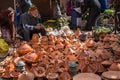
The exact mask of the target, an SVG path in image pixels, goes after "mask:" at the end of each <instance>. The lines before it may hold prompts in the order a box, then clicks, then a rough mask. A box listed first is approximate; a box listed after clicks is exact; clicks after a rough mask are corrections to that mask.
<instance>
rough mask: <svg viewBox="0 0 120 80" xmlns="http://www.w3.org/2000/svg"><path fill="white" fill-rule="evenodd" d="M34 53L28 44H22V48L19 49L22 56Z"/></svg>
mask: <svg viewBox="0 0 120 80" xmlns="http://www.w3.org/2000/svg"><path fill="white" fill-rule="evenodd" d="M31 51H33V48H31V47H30V46H29V45H28V44H27V42H22V43H21V46H20V47H19V48H18V50H17V52H18V53H19V54H20V55H25V54H27V53H29V52H31Z"/></svg>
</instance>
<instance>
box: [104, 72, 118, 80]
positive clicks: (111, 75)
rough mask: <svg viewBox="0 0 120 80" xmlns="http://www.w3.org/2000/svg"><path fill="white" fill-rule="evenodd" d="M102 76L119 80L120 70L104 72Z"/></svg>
mask: <svg viewBox="0 0 120 80" xmlns="http://www.w3.org/2000/svg"><path fill="white" fill-rule="evenodd" d="M102 77H103V78H105V79H112V80H118V79H120V71H107V72H103V73H102Z"/></svg>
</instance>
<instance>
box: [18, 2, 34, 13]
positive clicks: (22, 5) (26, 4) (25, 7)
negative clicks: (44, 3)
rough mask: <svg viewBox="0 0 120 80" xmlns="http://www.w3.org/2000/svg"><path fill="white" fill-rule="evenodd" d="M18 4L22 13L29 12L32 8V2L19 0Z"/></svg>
mask: <svg viewBox="0 0 120 80" xmlns="http://www.w3.org/2000/svg"><path fill="white" fill-rule="evenodd" d="M16 2H17V5H18V6H19V8H20V12H21V13H25V12H27V11H28V9H29V7H30V6H32V2H31V0H17V1H16Z"/></svg>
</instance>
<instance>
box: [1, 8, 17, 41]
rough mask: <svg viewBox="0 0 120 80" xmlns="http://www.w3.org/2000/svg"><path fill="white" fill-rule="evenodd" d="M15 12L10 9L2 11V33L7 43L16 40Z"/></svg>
mask: <svg viewBox="0 0 120 80" xmlns="http://www.w3.org/2000/svg"><path fill="white" fill-rule="evenodd" d="M13 23H14V10H13V9H12V8H11V7H9V8H8V9H4V10H0V31H1V33H2V38H3V39H5V40H6V41H7V42H10V41H12V40H13V39H14V36H15V29H14V25H13Z"/></svg>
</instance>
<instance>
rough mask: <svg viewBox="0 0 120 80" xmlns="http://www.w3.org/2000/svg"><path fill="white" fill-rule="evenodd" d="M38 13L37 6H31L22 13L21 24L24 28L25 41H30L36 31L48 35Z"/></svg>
mask: <svg viewBox="0 0 120 80" xmlns="http://www.w3.org/2000/svg"><path fill="white" fill-rule="evenodd" d="M38 15H39V14H38V10H37V7H36V6H31V7H30V8H29V11H28V12H25V13H24V14H22V17H21V24H22V27H23V29H24V32H23V37H24V40H25V41H30V40H31V37H32V35H33V34H35V33H41V35H42V36H46V31H45V29H44V26H43V25H42V24H41V23H40V17H38Z"/></svg>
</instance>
